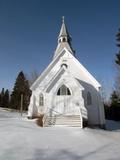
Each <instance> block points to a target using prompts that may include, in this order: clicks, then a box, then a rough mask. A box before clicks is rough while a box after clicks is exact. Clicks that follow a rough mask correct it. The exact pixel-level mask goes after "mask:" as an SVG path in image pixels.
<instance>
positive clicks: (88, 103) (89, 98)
mask: <svg viewBox="0 0 120 160" xmlns="http://www.w3.org/2000/svg"><path fill="white" fill-rule="evenodd" d="M91 104H92V97H91V94H90V92H88V93H87V105H91Z"/></svg>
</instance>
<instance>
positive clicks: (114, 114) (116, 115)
mask: <svg viewBox="0 0 120 160" xmlns="http://www.w3.org/2000/svg"><path fill="white" fill-rule="evenodd" d="M110 117H111V119H113V120H120V98H119V95H118V94H117V93H116V91H113V93H112V95H111V107H110Z"/></svg>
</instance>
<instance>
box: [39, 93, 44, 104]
mask: <svg viewBox="0 0 120 160" xmlns="http://www.w3.org/2000/svg"><path fill="white" fill-rule="evenodd" d="M39 105H40V106H43V105H44V97H43V94H42V93H41V94H40V96H39Z"/></svg>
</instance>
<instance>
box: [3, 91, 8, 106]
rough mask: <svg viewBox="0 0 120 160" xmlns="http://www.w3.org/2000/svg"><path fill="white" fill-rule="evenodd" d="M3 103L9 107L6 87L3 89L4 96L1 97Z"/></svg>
mask: <svg viewBox="0 0 120 160" xmlns="http://www.w3.org/2000/svg"><path fill="white" fill-rule="evenodd" d="M3 104H4V106H5V107H6V108H8V107H9V91H8V89H7V90H6V91H5V93H4V97H3Z"/></svg>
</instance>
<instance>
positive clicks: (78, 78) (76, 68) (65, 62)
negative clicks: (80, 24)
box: [28, 19, 105, 128]
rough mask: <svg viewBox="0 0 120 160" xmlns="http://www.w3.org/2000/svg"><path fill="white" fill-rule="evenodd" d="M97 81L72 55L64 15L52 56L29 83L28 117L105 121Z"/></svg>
mask: <svg viewBox="0 0 120 160" xmlns="http://www.w3.org/2000/svg"><path fill="white" fill-rule="evenodd" d="M100 88H101V85H100V84H99V82H98V81H97V80H96V79H95V78H94V77H93V76H92V75H91V74H90V73H89V72H88V71H87V69H86V68H85V67H84V66H83V65H82V64H81V63H80V62H79V61H78V60H77V59H76V57H75V52H74V50H73V48H72V46H71V37H70V35H69V33H68V30H67V27H66V24H65V22H64V19H63V20H62V26H61V30H60V33H59V36H58V45H57V48H56V50H55V52H54V56H53V59H52V61H51V63H50V64H49V65H48V66H47V68H46V69H45V70H44V71H43V72H42V74H41V75H40V76H39V77H38V79H37V80H36V81H35V82H34V83H33V85H32V86H31V90H32V95H31V99H30V104H29V107H28V117H29V118H33V117H37V116H39V115H44V117H43V125H44V126H54V125H65V126H78V127H81V128H83V125H84V124H88V125H99V126H101V127H102V126H104V125H105V117H104V107H103V103H102V100H101V96H100Z"/></svg>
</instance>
